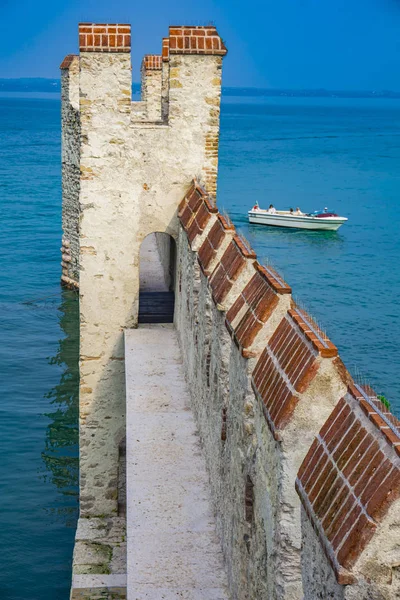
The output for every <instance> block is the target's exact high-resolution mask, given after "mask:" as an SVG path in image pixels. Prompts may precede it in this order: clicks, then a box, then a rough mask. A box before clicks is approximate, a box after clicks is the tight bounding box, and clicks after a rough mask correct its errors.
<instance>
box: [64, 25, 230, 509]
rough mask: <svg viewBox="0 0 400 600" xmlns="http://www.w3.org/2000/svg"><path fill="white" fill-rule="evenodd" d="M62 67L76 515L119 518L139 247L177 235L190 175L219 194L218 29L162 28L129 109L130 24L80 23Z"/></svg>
mask: <svg viewBox="0 0 400 600" xmlns="http://www.w3.org/2000/svg"><path fill="white" fill-rule="evenodd" d="M79 49H80V54H79V56H73V55H70V56H68V57H67V58H66V59H65V60H64V61H63V63H62V65H61V69H62V128H63V154H62V162H63V233H64V235H63V276H62V282H63V283H64V284H65V285H68V286H70V287H78V286H79V297H80V300H79V301H80V473H81V477H80V515H81V518H82V517H96V516H99V515H101V516H113V515H118V462H119V457H118V448H119V445H120V443H121V440H122V439H123V437H124V428H125V416H124V412H125V406H124V404H125V392H124V362H123V352H124V351H123V330H124V328H126V327H135V326H136V325H137V320H138V298H139V250H140V245H141V243H142V241H143V240H144V238H145V237H146V236H147V235H149V234H151V233H154V232H165V233H168V234H170V235H171V236H173V237H175V238H176V237H177V234H178V219H177V211H178V205H179V202H180V201H181V199H182V197H183V196H184V194H185V193H186V191H187V189H188V188H189V186H190V183H191V180H192V179H193V177H197V179H198V180H199V181H200V182H202V183H203V184H204V185H205V186H206V187H207V189H208V191H209V192H210V193H211V194H212V195H214V196H215V194H216V187H217V166H218V164H217V162H218V138H219V116H220V96H221V69H222V58H223V56H224V55H225V54H226V48H225V45H224V43H223V42H222V40H221V38H220V37H219V35H218V33H217V31H216V29H215V27H170V29H169V37H168V38H164V40H163V43H162V54H161V55H160V56H154V55H148V56H145V57H144V59H143V62H142V70H141V72H142V84H141V85H142V97H141V100H140V101H139V102H132V75H131V73H132V68H131V28H130V25H126V24H113V25H112V24H94V23H82V24H80V25H79Z"/></svg>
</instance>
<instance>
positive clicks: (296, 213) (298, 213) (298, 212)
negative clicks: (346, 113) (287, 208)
mask: <svg viewBox="0 0 400 600" xmlns="http://www.w3.org/2000/svg"><path fill="white" fill-rule="evenodd" d="M294 214H295V215H302V214H304V213H302V212H301V210H300V208H299V207H297V208H296V212H295V213H294Z"/></svg>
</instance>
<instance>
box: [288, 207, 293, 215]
mask: <svg viewBox="0 0 400 600" xmlns="http://www.w3.org/2000/svg"><path fill="white" fill-rule="evenodd" d="M289 214H290V215H292V216H293V215H294V212H293V208H290V209H289Z"/></svg>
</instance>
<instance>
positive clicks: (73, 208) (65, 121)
mask: <svg viewBox="0 0 400 600" xmlns="http://www.w3.org/2000/svg"><path fill="white" fill-rule="evenodd" d="M60 69H61V135H62V156H61V164H62V197H63V204H62V228H63V238H62V247H61V257H62V262H61V267H62V275H61V283H62V284H63V285H65V286H66V287H68V288H71V289H76V288H77V287H78V284H79V189H80V114H79V57H78V56H75V55H74V54H70V55H68V56H67V57H66V58H65V59H64V60H63V62H62V63H61V66H60Z"/></svg>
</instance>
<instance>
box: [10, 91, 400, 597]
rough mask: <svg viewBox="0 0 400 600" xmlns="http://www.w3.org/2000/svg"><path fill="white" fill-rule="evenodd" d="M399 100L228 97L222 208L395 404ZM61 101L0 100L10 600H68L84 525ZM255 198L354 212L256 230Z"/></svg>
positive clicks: (399, 329)
mask: <svg viewBox="0 0 400 600" xmlns="http://www.w3.org/2000/svg"><path fill="white" fill-rule="evenodd" d="M399 143H400V103H399V102H394V101H378V100H374V101H373V100H369V101H362V100H357V101H354V100H329V99H324V100H323V101H319V100H315V99H303V100H300V99H286V98H283V99H272V98H268V99H266V101H264V102H262V101H261V102H260V101H259V100H258V101H257V102H253V101H252V100H251V99H247V98H240V100H238V99H236V100H232V99H229V102H226V103H224V105H223V111H222V132H221V159H220V180H219V205H220V207H221V208H222V207H224V208H225V209H226V210H227V211H228V212H229V214H230V215H231V217H232V219H233V220H234V222H235V224H236V225H237V226H238V227H239V228H240V230H241V231H242V232H243V233H244V234H245V235H246V236H247V237H248V238H249V240H250V241H251V244H252V245H253V246H254V248H255V249H256V251H257V252H258V254H259V257H260V259H262V260H268V261H269V262H272V264H274V265H275V266H276V267H277V268H278V269H279V270H280V271H281V272H282V273H283V275H284V276H285V278H286V279H287V281H288V282H289V283H290V284H291V285H292V287H293V289H294V293H295V295H296V296H297V297H298V298H299V299H300V300H301V301H302V302H303V303H304V304H305V305H306V307H307V308H308V309H309V310H310V311H311V313H312V314H313V315H314V316H315V317H316V318H317V319H318V320H319V321H320V322H321V323H322V324H323V325H324V326H325V329H326V331H327V333H328V335H329V336H330V337H331V338H332V339H333V341H334V342H335V343H336V344H337V345H338V346H339V349H340V352H341V354H342V357H343V358H344V360H345V362H346V363H347V364H348V365H349V366H350V367H351V368H353V366H354V365H357V367H358V369H359V370H360V371H361V372H362V373H364V375H365V377H366V378H367V380H368V381H369V382H371V383H372V384H373V385H374V386H376V389H377V390H378V391H380V392H383V393H384V394H385V395H386V396H387V397H388V398H389V400H391V402H392V405H393V406H395V407H397V408H400V402H399V399H400V383H399V380H398V375H397V365H398V364H399V362H400V361H399V359H400V347H399V344H398V338H399V337H400V317H399V312H398V308H397V296H398V294H399V292H400V281H399V279H400V270H399V261H400V242H399V236H398V229H399V225H398V223H399V212H398V205H399V202H398V200H399V197H400V176H399V165H400V146H399ZM60 190H61V186H60V126H59V102H58V100H50V99H45V100H44V99H42V100H41V99H37V98H35V99H14V98H0V209H1V219H0V256H1V265H2V285H1V287H0V331H1V334H2V338H1V339H2V344H1V345H0V390H1V397H0V411H1V414H0V430H1V431H0V439H1V444H2V446H1V447H2V456H3V460H2V461H1V464H0V470H1V473H0V476H1V482H2V493H1V495H0V536H1V537H0V547H1V548H2V550H3V552H2V556H3V564H2V569H1V572H0V598H1V600H26V599H27V598H29V600H67V599H68V591H69V582H70V568H71V554H72V547H73V538H74V528H75V523H76V517H77V487H76V486H77V446H76V442H77V425H76V424H77V350H78V348H77V317H78V314H77V313H78V306H77V299H76V297H75V296H74V294H73V293H70V292H64V293H62V294H61V292H60V288H59V275H60V251H59V249H60V237H61V191H60ZM255 200H258V201H259V202H260V203H261V205H266V204H267V203H268V204H269V203H270V202H273V203H274V204H275V205H276V206H277V207H278V208H287V207H289V206H297V205H299V206H300V207H301V208H302V209H303V210H305V211H310V210H315V209H319V208H323V207H324V206H328V207H329V208H332V209H334V210H336V211H337V212H339V213H342V214H344V215H346V216H348V217H349V219H350V221H349V223H348V224H347V225H345V226H343V227H342V229H340V231H339V232H337V233H334V232H326V233H318V232H301V231H295V230H284V229H269V228H266V227H260V226H249V225H248V223H247V219H246V211H247V210H248V209H249V208H250V207H251V206H252V205H253V204H254V202H255Z"/></svg>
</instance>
